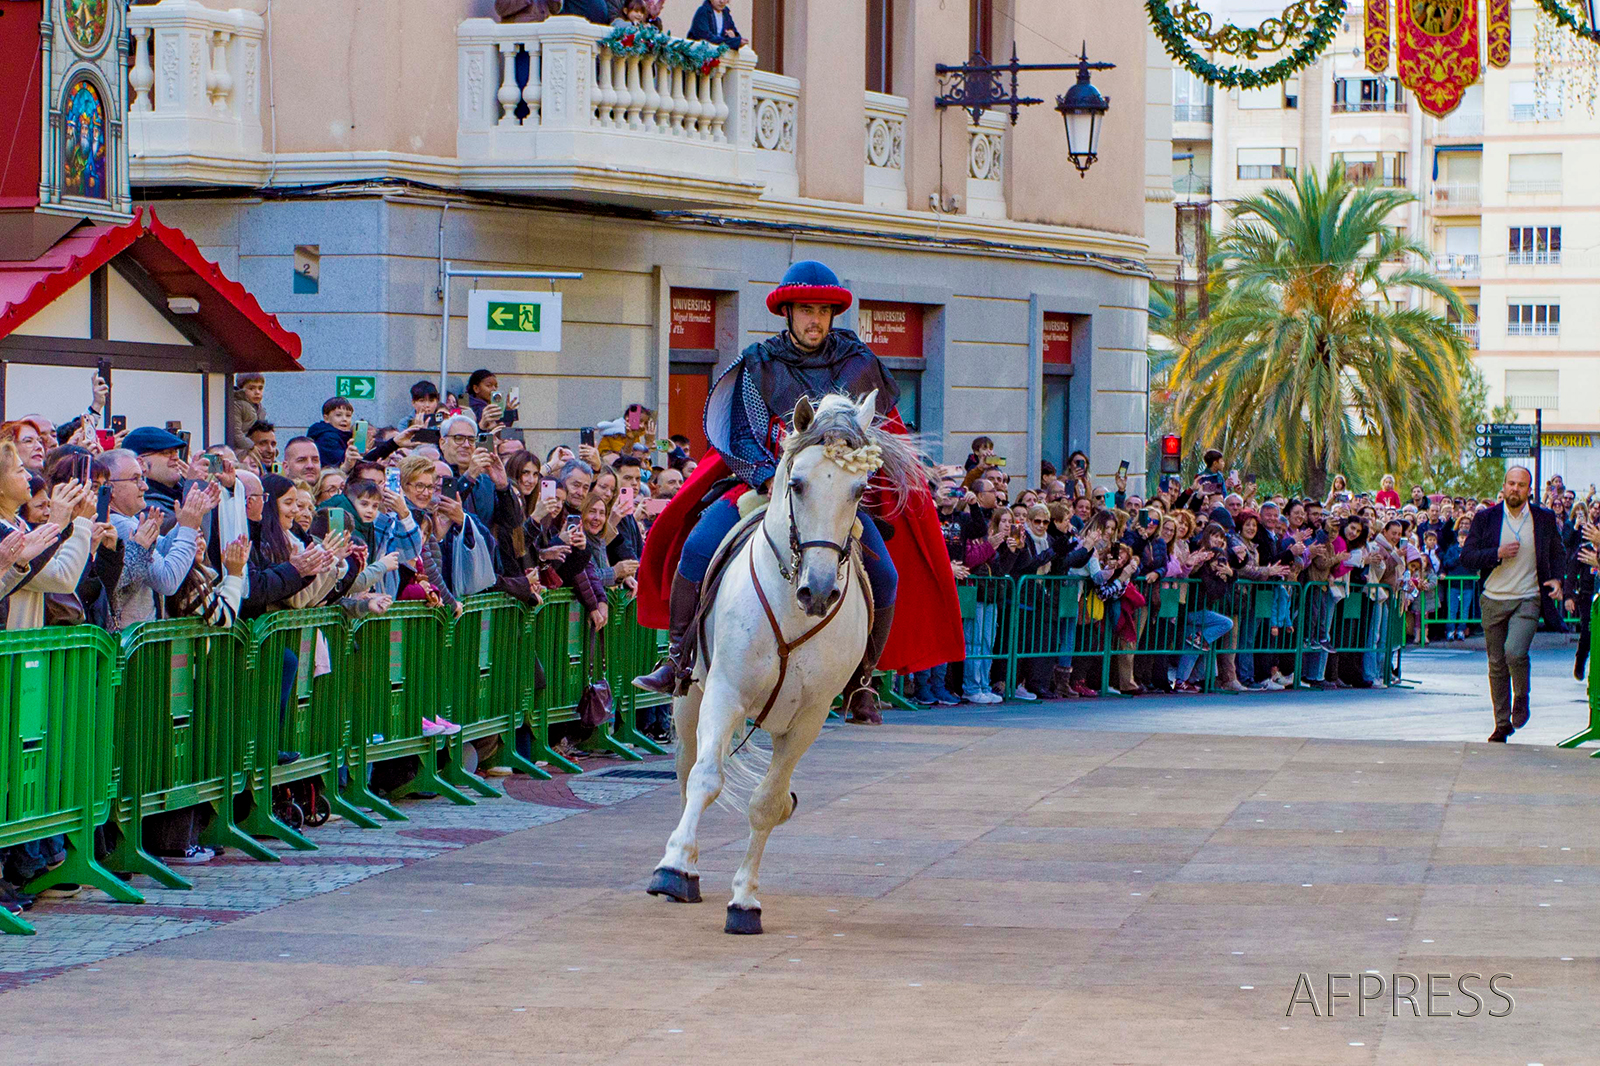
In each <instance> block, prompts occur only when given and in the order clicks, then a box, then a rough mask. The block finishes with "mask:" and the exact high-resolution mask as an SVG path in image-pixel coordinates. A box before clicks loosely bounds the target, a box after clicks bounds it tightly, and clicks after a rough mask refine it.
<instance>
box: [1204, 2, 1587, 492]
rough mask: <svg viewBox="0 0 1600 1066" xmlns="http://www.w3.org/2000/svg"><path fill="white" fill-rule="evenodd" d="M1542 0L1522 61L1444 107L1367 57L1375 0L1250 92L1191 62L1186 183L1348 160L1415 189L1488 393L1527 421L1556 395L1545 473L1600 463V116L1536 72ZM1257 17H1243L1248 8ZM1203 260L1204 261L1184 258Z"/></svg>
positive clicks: (1217, 182)
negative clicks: (1414, 94) (1295, 71)
mask: <svg viewBox="0 0 1600 1066" xmlns="http://www.w3.org/2000/svg"><path fill="white" fill-rule="evenodd" d="M1535 10H1536V5H1535V4H1534V2H1533V0H1513V2H1512V12H1511V17H1512V45H1513V47H1512V54H1511V64H1510V66H1508V67H1506V68H1505V69H1496V68H1492V67H1489V66H1488V65H1487V63H1485V64H1484V67H1485V73H1484V78H1483V80H1482V81H1481V83H1480V84H1478V85H1475V86H1473V87H1472V88H1470V89H1469V90H1468V91H1467V94H1466V97H1465V98H1464V100H1463V101H1462V103H1461V106H1460V107H1459V108H1457V110H1456V111H1454V112H1453V113H1451V114H1450V115H1449V116H1447V117H1446V118H1444V119H1442V120H1435V119H1433V118H1431V117H1429V116H1427V115H1425V114H1423V113H1422V112H1421V110H1420V109H1419V108H1417V107H1416V106H1415V103H1414V101H1412V100H1411V99H1410V97H1409V94H1408V93H1407V92H1406V91H1405V90H1404V89H1403V88H1402V87H1401V86H1400V84H1399V81H1398V79H1397V78H1395V77H1394V76H1393V74H1394V69H1393V66H1392V64H1391V67H1390V70H1389V72H1387V73H1386V74H1384V75H1375V74H1372V73H1370V72H1369V71H1367V70H1366V69H1365V66H1364V63H1363V59H1362V55H1361V47H1362V35H1361V25H1362V6H1361V4H1360V3H1352V4H1351V5H1350V11H1349V13H1348V15H1347V17H1346V21H1345V23H1344V26H1343V27H1342V29H1341V32H1340V33H1339V35H1338V37H1337V38H1336V39H1335V41H1334V43H1333V45H1332V46H1331V47H1330V48H1329V49H1328V51H1327V52H1326V53H1324V54H1323V56H1322V57H1321V58H1320V59H1319V60H1318V61H1317V62H1316V63H1315V64H1313V65H1312V66H1310V67H1308V68H1307V69H1306V70H1304V71H1302V72H1301V73H1300V75H1299V76H1298V77H1296V78H1293V79H1291V80H1290V81H1289V82H1288V83H1287V84H1286V85H1284V86H1280V87H1276V88H1272V89H1265V90H1257V91H1252V92H1240V91H1237V90H1233V91H1225V90H1220V89H1218V90H1215V91H1213V89H1212V87H1211V86H1208V85H1206V84H1205V83H1203V82H1200V81H1199V80H1198V79H1194V78H1193V77H1191V76H1189V75H1188V74H1187V73H1186V72H1184V71H1181V70H1180V71H1178V72H1177V76H1176V77H1175V78H1174V82H1173V102H1174V111H1173V119H1174V121H1173V150H1174V155H1175V156H1180V155H1185V154H1192V156H1193V169H1192V171H1191V169H1190V162H1189V161H1188V160H1183V159H1175V160H1174V162H1173V188H1174V190H1175V193H1176V195H1177V199H1178V201H1179V202H1180V203H1182V202H1205V201H1208V200H1209V201H1211V202H1212V203H1213V204H1214V206H1213V208H1212V211H1211V215H1212V219H1213V224H1215V225H1221V224H1223V222H1224V221H1225V211H1224V208H1225V205H1226V204H1227V203H1228V202H1229V201H1232V200H1236V199H1238V198H1239V197H1241V196H1247V195H1250V194H1252V193H1254V192H1257V191H1259V190H1260V189H1262V188H1264V187H1266V186H1267V185H1268V184H1269V183H1270V182H1273V181H1277V180H1281V179H1282V178H1283V177H1285V176H1286V175H1287V174H1288V173H1289V172H1290V171H1291V170H1292V169H1293V168H1295V167H1296V166H1301V165H1314V166H1317V167H1319V168H1322V167H1326V166H1327V165H1328V164H1329V163H1331V162H1332V161H1334V160H1335V159H1342V160H1343V161H1344V163H1345V165H1346V167H1347V168H1348V169H1350V170H1351V171H1352V172H1354V173H1356V174H1360V175H1365V176H1367V177H1370V178H1371V179H1373V180H1376V181H1381V182H1383V183H1384V184H1388V185H1395V186H1399V187H1403V188H1407V189H1410V190H1412V191H1414V192H1415V193H1416V195H1417V197H1418V202H1417V203H1415V204H1413V205H1411V206H1410V207H1409V208H1408V209H1407V210H1406V211H1405V212H1404V213H1403V216H1402V217H1399V218H1397V219H1396V220H1395V221H1396V224H1397V225H1400V226H1402V227H1404V228H1406V229H1408V230H1409V231H1410V232H1412V233H1414V234H1416V235H1418V236H1419V237H1420V239H1421V240H1422V243H1423V244H1425V245H1426V246H1428V247H1429V248H1431V249H1432V250H1433V254H1434V264H1435V267H1436V269H1437V270H1438V272H1439V273H1440V275H1441V276H1443V277H1444V278H1446V279H1448V280H1449V281H1450V283H1451V284H1452V285H1454V286H1456V287H1457V289H1458V291H1459V292H1460V295H1461V298H1462V301H1463V302H1464V303H1465V304H1466V305H1467V307H1468V314H1467V315H1466V317H1465V319H1464V320H1463V321H1462V322H1460V323H1459V327H1458V328H1459V329H1460V330H1461V331H1462V333H1463V334H1464V335H1465V336H1466V337H1467V339H1468V340H1469V342H1470V343H1471V344H1472V347H1473V349H1474V358H1475V360H1476V362H1477V365H1478V367H1479V369H1480V370H1481V371H1482V372H1483V375H1484V378H1485V380H1486V382H1487V384H1488V386H1489V403H1490V405H1491V407H1493V406H1498V405H1499V404H1502V403H1506V404H1509V405H1510V406H1511V407H1512V408H1513V409H1514V410H1515V411H1516V417H1517V419H1518V420H1519V421H1532V420H1533V418H1534V413H1535V411H1536V410H1542V412H1543V424H1544V427H1545V430H1546V434H1547V436H1546V438H1545V453H1544V457H1543V458H1544V463H1543V465H1544V472H1545V474H1546V476H1548V475H1549V474H1552V473H1560V474H1563V475H1564V476H1565V477H1566V479H1567V480H1568V481H1569V482H1579V483H1582V484H1587V483H1589V482H1591V481H1597V480H1600V448H1597V447H1596V443H1597V442H1600V299H1597V296H1600V256H1597V254H1596V251H1595V249H1596V245H1597V244H1600V186H1597V185H1596V183H1595V182H1593V181H1590V180H1586V175H1589V174H1592V173H1594V170H1595V168H1596V166H1600V116H1596V115H1593V114H1591V113H1590V111H1589V107H1588V102H1587V101H1580V100H1577V99H1571V100H1568V99H1565V98H1564V96H1565V94H1564V92H1563V90H1562V83H1561V80H1560V79H1559V78H1556V79H1553V84H1552V87H1551V91H1550V92H1548V93H1545V94H1542V95H1541V94H1540V93H1539V92H1538V91H1537V89H1536V81H1537V78H1536V72H1535V60H1534V47H1533V45H1534V39H1535V34H1536V27H1535V19H1534V12H1535ZM1241 17H1242V16H1241ZM1186 269H1187V271H1188V274H1189V276H1193V267H1192V265H1191V266H1189V267H1188V268H1186Z"/></svg>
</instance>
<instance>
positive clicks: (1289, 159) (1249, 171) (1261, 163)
mask: <svg viewBox="0 0 1600 1066" xmlns="http://www.w3.org/2000/svg"><path fill="white" fill-rule="evenodd" d="M1299 162H1300V151H1299V149H1297V148H1241V149H1239V180H1240V181H1266V180H1269V179H1272V178H1288V177H1293V176H1294V168H1295V167H1296V166H1297V165H1298V164H1299Z"/></svg>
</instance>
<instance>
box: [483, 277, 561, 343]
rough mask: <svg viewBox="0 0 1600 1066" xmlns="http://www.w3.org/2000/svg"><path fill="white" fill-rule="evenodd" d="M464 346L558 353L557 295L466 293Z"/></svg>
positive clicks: (513, 292)
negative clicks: (465, 337) (465, 341)
mask: <svg viewBox="0 0 1600 1066" xmlns="http://www.w3.org/2000/svg"><path fill="white" fill-rule="evenodd" d="M467 347H468V348H494V349H498V350H501V351H512V352H559V351H560V350H561V294H560V293H559V292H520V291H516V290H493V289H478V290H476V291H474V292H471V293H468V294H467Z"/></svg>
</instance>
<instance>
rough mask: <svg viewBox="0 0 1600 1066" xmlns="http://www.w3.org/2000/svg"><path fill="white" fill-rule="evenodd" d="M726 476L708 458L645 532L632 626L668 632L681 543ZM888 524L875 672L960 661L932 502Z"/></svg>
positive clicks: (918, 502)
mask: <svg viewBox="0 0 1600 1066" xmlns="http://www.w3.org/2000/svg"><path fill="white" fill-rule="evenodd" d="M730 476H732V471H730V470H729V469H728V464H727V463H725V462H723V459H722V456H720V455H718V454H717V453H716V452H715V451H710V452H707V453H706V456H705V458H704V459H702V460H701V461H700V465H698V466H696V467H695V470H694V473H693V474H692V475H690V477H689V480H688V481H685V482H684V483H683V488H681V489H679V490H678V494H677V495H676V496H674V497H673V498H672V500H671V501H670V502H669V503H668V504H667V509H666V510H665V511H662V512H661V515H660V517H658V518H657V519H656V520H655V524H654V525H652V526H651V527H650V534H649V535H648V536H647V537H645V540H644V558H643V559H642V560H641V561H640V564H639V624H641V625H645V626H649V627H650V628H652V629H666V628H667V626H668V624H669V623H668V617H669V616H668V611H667V596H668V591H669V590H670V589H671V588H672V575H673V574H674V573H676V572H677V569H678V557H679V556H680V555H681V554H682V553H683V542H684V541H685V540H686V539H687V538H688V536H689V531H690V530H691V529H693V528H694V520H695V519H696V518H698V517H699V513H700V501H701V499H702V498H703V497H704V496H705V494H706V493H707V492H710V491H711V486H712V485H713V484H715V483H716V482H718V481H721V480H722V479H723V478H725V477H730ZM889 524H890V525H891V526H893V527H894V535H893V536H891V537H889V538H887V540H888V545H889V558H891V559H893V560H894V566H895V570H896V571H898V572H899V575H900V584H899V590H898V591H897V593H896V594H895V613H894V626H893V628H891V629H890V630H889V643H888V644H887V645H886V646H885V647H884V650H883V657H882V658H881V659H880V660H879V661H878V669H880V670H892V671H895V672H897V673H909V672H912V671H916V670H927V669H929V668H930V667H934V666H939V665H942V664H944V663H949V662H958V661H960V660H961V659H964V658H965V657H966V638H965V637H964V636H963V635H962V632H961V604H960V601H959V600H958V599H957V598H956V583H955V578H954V576H953V575H952V574H951V572H950V555H949V552H947V551H946V550H945V545H944V532H943V530H942V529H941V528H940V526H939V522H938V519H937V517H936V512H935V511H934V508H933V501H932V500H931V499H930V498H929V497H928V494H927V493H926V492H919V493H917V494H916V495H914V496H913V497H912V498H911V499H910V500H909V501H908V502H907V504H906V508H905V510H903V511H902V512H901V513H900V514H898V515H896V516H895V517H894V518H892V519H890V523H889Z"/></svg>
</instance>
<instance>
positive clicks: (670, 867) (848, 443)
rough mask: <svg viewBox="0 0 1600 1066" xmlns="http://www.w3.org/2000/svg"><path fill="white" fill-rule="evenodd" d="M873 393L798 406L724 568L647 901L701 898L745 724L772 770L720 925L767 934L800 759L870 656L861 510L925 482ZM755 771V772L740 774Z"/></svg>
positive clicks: (681, 722)
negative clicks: (761, 507) (778, 834)
mask: <svg viewBox="0 0 1600 1066" xmlns="http://www.w3.org/2000/svg"><path fill="white" fill-rule="evenodd" d="M876 403H877V393H876V392H875V391H874V392H873V393H871V394H870V395H868V396H866V397H865V398H864V399H863V400H862V401H861V402H860V403H859V404H857V403H855V402H853V401H852V400H850V399H849V398H848V397H845V396H828V397H825V398H824V399H823V400H822V401H821V403H820V404H819V405H818V406H817V407H816V408H815V409H813V408H812V405H811V403H810V402H809V401H807V400H805V399H802V400H801V401H800V403H799V404H798V405H797V406H796V407H795V411H794V432H793V433H792V434H791V435H790V436H789V437H788V439H787V440H786V441H785V442H784V453H783V457H782V460H781V461H780V463H779V465H778V470H777V473H776V475H775V476H774V477H773V479H772V495H771V501H770V503H769V505H768V506H767V508H766V512H765V514H764V515H762V517H761V519H760V528H759V529H758V530H757V531H756V532H755V533H754V535H752V536H751V537H750V538H749V539H748V540H746V541H745V543H744V545H743V546H742V547H741V548H739V549H738V551H737V552H736V553H735V554H734V555H733V556H732V557H730V558H729V559H728V560H727V561H726V570H725V577H724V579H723V581H722V585H721V588H720V589H719V590H718V592H717V594H716V602H715V603H714V604H713V605H712V607H711V608H710V610H709V612H708V615H707V624H706V628H705V632H706V639H705V642H704V644H703V645H702V647H701V649H700V654H699V656H698V659H697V664H696V667H695V672H694V681H693V684H692V685H691V686H690V689H689V692H688V694H687V695H685V696H681V697H679V698H678V699H677V700H675V701H674V703H673V708H672V714H673V719H674V722H675V724H676V726H677V735H678V754H677V769H678V785H679V788H680V789H681V791H682V794H683V814H682V817H680V818H679V820H678V826H677V828H676V829H675V830H674V831H673V833H672V836H671V838H670V839H669V840H668V841H667V849H666V852H665V854H663V855H662V857H661V862H660V864H659V865H658V866H657V868H656V871H655V873H654V875H653V876H652V877H651V879H650V887H649V892H650V893H651V894H652V895H659V896H666V897H668V898H671V899H675V900H677V901H678V902H680V903H698V902H700V877H699V874H698V873H697V872H696V871H695V864H696V862H697V860H698V859H699V845H698V842H697V839H696V834H697V832H698V830H699V827H700V816H701V815H702V814H703V813H704V812H705V810H706V808H707V807H708V806H710V805H711V803H712V802H714V801H715V800H716V799H717V797H718V795H719V794H721V793H722V791H723V787H724V785H725V784H726V783H727V781H726V775H728V774H729V772H730V771H731V772H732V773H735V774H736V773H738V771H739V769H740V768H739V766H738V760H737V758H735V759H733V760H730V758H729V752H730V748H731V747H732V745H733V742H734V739H735V736H736V735H741V734H743V733H744V728H743V727H744V724H745V722H746V721H747V720H754V721H755V723H756V725H758V726H760V727H761V728H763V729H765V730H766V731H767V733H768V734H769V735H770V736H771V738H772V757H771V764H770V765H769V766H768V767H767V768H766V773H765V774H764V775H763V776H761V778H760V783H759V784H757V785H756V786H755V789H754V791H753V793H752V794H751V796H750V799H749V802H748V804H747V807H748V814H749V818H750V843H749V846H748V848H747V849H746V851H745V857H744V862H743V863H741V864H740V866H739V870H738V872H737V873H736V874H735V875H734V878H733V901H732V902H731V903H729V904H728V918H727V924H726V926H725V930H726V931H727V932H729V933H759V932H761V903H760V901H759V900H757V899H756V888H757V872H758V870H759V868H760V866H761V853H762V851H763V849H764V848H765V847H766V843H767V836H768V835H769V834H770V833H771V832H772V830H773V828H774V827H776V826H778V825H781V824H782V823H784V822H786V821H788V820H789V818H790V816H791V815H793V814H794V811H795V808H796V807H797V806H798V804H799V798H798V797H797V796H795V794H794V793H792V792H790V791H789V777H790V775H791V774H792V773H793V772H794V768H795V764H796V763H798V762H799V761H800V756H801V755H803V754H804V753H805V750H806V749H807V748H809V747H810V746H811V744H812V742H813V741H815V740H816V739H817V736H818V734H819V733H821V732H822V726H823V723H824V722H826V721H827V718H828V709H829V707H830V706H831V705H832V703H833V699H834V697H835V696H837V695H839V693H840V692H842V691H843V690H844V687H845V685H846V684H847V683H848V682H849V680H850V677H851V674H852V673H853V671H854V670H855V668H856V666H857V664H859V663H860V661H861V657H862V654H863V653H864V651H865V649H866V643H867V633H868V630H869V628H870V626H871V617H872V616H871V612H872V606H871V592H870V589H869V588H868V586H867V582H866V579H865V577H866V575H865V573H864V571H863V570H862V568H861V566H860V563H859V560H858V559H857V558H856V543H857V537H856V534H855V530H856V525H855V523H856V521H857V517H856V509H857V507H858V506H859V505H860V503H861V499H862V496H863V495H864V494H865V493H866V491H867V482H868V479H869V478H870V477H871V476H872V474H873V473H874V472H876V471H878V470H879V469H880V468H882V470H883V472H884V474H885V476H886V477H887V478H888V479H889V481H890V484H891V485H892V486H893V487H894V488H895V491H896V492H897V493H898V494H899V496H900V498H901V499H903V498H904V494H905V493H906V492H908V491H910V487H911V486H912V485H913V484H914V483H915V481H916V480H917V479H918V477H919V476H920V474H919V470H920V467H919V465H918V460H917V457H916V454H915V451H914V449H913V448H912V446H911V444H910V443H909V442H908V441H907V440H906V438H904V437H896V436H893V435H891V434H889V433H888V432H886V431H884V430H881V429H879V428H877V427H875V426H874V425H873V415H874V413H875V410H876ZM745 772H746V773H747V774H748V773H749V771H748V770H746V771H745Z"/></svg>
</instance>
